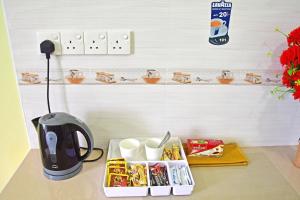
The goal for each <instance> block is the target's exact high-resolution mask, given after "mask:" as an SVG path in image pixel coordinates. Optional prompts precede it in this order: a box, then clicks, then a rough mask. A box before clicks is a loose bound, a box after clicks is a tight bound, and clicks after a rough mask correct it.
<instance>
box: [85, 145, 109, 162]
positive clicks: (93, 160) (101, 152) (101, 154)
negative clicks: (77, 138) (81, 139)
mask: <svg viewBox="0 0 300 200" xmlns="http://www.w3.org/2000/svg"><path fill="white" fill-rule="evenodd" d="M80 149H83V150H87V149H88V148H86V147H80ZM93 150H96V151H99V152H100V155H99V156H98V157H97V158H95V159H91V160H84V161H83V162H95V161H97V160H99V159H101V158H102V156H103V153H104V151H103V149H101V148H97V147H94V149H93Z"/></svg>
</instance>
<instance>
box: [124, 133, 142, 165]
mask: <svg viewBox="0 0 300 200" xmlns="http://www.w3.org/2000/svg"><path fill="white" fill-rule="evenodd" d="M119 146H120V152H121V155H122V157H123V158H125V159H128V160H133V159H134V157H136V156H137V155H138V154H139V150H140V141H138V140H137V139H134V138H128V139H124V140H122V141H120V143H119Z"/></svg>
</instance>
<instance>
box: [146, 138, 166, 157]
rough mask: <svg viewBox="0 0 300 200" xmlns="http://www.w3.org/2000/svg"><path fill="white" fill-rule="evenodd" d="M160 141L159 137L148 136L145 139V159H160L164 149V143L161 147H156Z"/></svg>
mask: <svg viewBox="0 0 300 200" xmlns="http://www.w3.org/2000/svg"><path fill="white" fill-rule="evenodd" d="M160 142H161V139H160V138H150V139H148V140H146V142H145V150H146V157H147V160H151V161H154V160H160V158H161V156H162V153H163V150H164V145H163V146H162V147H161V148H158V145H159V144H160Z"/></svg>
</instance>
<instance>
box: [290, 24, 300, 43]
mask: <svg viewBox="0 0 300 200" xmlns="http://www.w3.org/2000/svg"><path fill="white" fill-rule="evenodd" d="M287 42H288V45H289V46H292V45H300V26H299V27H298V28H296V29H294V30H293V31H291V32H290V34H289V35H288V37H287Z"/></svg>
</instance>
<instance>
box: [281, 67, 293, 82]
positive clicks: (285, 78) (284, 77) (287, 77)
mask: <svg viewBox="0 0 300 200" xmlns="http://www.w3.org/2000/svg"><path fill="white" fill-rule="evenodd" d="M288 70H289V69H288V68H286V69H285V70H284V72H283V74H282V84H283V85H285V86H286V87H292V80H291V77H290V75H289V74H288Z"/></svg>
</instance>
